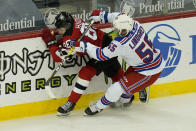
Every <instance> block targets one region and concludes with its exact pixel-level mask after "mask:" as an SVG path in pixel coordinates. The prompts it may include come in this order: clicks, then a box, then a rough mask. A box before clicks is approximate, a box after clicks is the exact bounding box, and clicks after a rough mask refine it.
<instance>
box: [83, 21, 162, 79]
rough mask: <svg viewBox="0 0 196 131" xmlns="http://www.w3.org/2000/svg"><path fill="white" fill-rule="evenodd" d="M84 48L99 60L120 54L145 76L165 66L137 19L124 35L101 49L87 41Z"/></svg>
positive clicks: (157, 50) (159, 70) (158, 51)
mask: <svg viewBox="0 0 196 131" xmlns="http://www.w3.org/2000/svg"><path fill="white" fill-rule="evenodd" d="M86 49H87V53H88V54H89V55H90V56H91V57H93V58H95V59H97V60H100V61H104V60H108V59H110V58H112V57H116V56H121V57H122V58H123V59H124V60H125V61H126V63H127V64H128V65H129V66H131V67H132V68H134V70H135V71H136V72H138V73H140V74H143V75H147V76H148V75H153V74H157V73H159V72H161V71H162V70H163V68H164V66H165V61H164V60H163V59H162V56H161V53H160V50H159V49H155V48H153V45H152V42H151V41H150V40H148V35H147V34H146V32H145V31H144V29H143V27H142V26H141V25H140V24H139V23H138V22H137V21H135V22H134V26H133V29H132V30H131V31H130V32H129V33H128V34H127V35H126V36H124V37H117V38H116V39H115V40H113V41H112V42H111V43H110V45H109V46H108V47H105V48H103V49H101V48H98V47H96V46H94V45H92V44H90V43H87V47H86Z"/></svg>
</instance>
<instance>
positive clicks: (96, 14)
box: [89, 10, 108, 24]
mask: <svg viewBox="0 0 196 131" xmlns="http://www.w3.org/2000/svg"><path fill="white" fill-rule="evenodd" d="M107 17H108V12H107V11H101V10H93V12H92V14H91V16H90V17H89V19H90V20H94V21H95V22H96V24H99V23H101V24H104V23H107V22H108V18H107Z"/></svg>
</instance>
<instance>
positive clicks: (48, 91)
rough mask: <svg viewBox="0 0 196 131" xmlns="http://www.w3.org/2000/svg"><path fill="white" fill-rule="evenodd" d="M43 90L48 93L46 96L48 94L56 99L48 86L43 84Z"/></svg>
mask: <svg viewBox="0 0 196 131" xmlns="http://www.w3.org/2000/svg"><path fill="white" fill-rule="evenodd" d="M45 90H46V93H47V94H48V96H49V97H50V98H52V99H56V96H55V95H54V93H53V92H52V90H51V87H50V86H45Z"/></svg>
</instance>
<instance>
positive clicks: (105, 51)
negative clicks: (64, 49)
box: [75, 41, 121, 61]
mask: <svg viewBox="0 0 196 131" xmlns="http://www.w3.org/2000/svg"><path fill="white" fill-rule="evenodd" d="M118 45H119V44H118V43H117V42H116V41H112V42H111V43H110V44H109V46H107V47H105V48H100V47H97V46H95V45H93V44H91V43H89V42H85V41H80V42H75V47H76V48H75V49H76V50H77V51H79V52H87V53H88V55H89V56H90V57H92V58H94V59H96V60H99V61H105V60H109V59H110V58H113V57H116V56H119V55H121V52H120V48H121V46H118Z"/></svg>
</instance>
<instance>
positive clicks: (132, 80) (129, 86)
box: [85, 72, 160, 115]
mask: <svg viewBox="0 0 196 131" xmlns="http://www.w3.org/2000/svg"><path fill="white" fill-rule="evenodd" d="M159 76H160V73H159V74H156V75H152V76H145V75H142V74H139V73H137V72H130V73H126V74H125V76H124V77H123V78H122V79H120V81H119V82H116V83H114V84H112V85H111V86H110V87H109V88H108V90H107V92H106V93H105V95H104V97H102V98H101V100H98V101H97V102H96V103H95V104H94V105H91V106H89V107H88V108H87V109H86V110H85V113H86V114H88V115H94V114H96V113H98V112H100V111H101V110H103V109H104V108H106V107H107V106H108V105H110V104H111V103H112V102H116V101H117V100H118V99H119V98H120V96H121V95H122V93H126V95H129V96H131V95H133V94H134V93H136V92H139V91H140V90H141V89H144V88H146V87H148V86H150V85H151V84H153V83H154V82H155V81H156V80H157V79H158V78H159Z"/></svg>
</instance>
